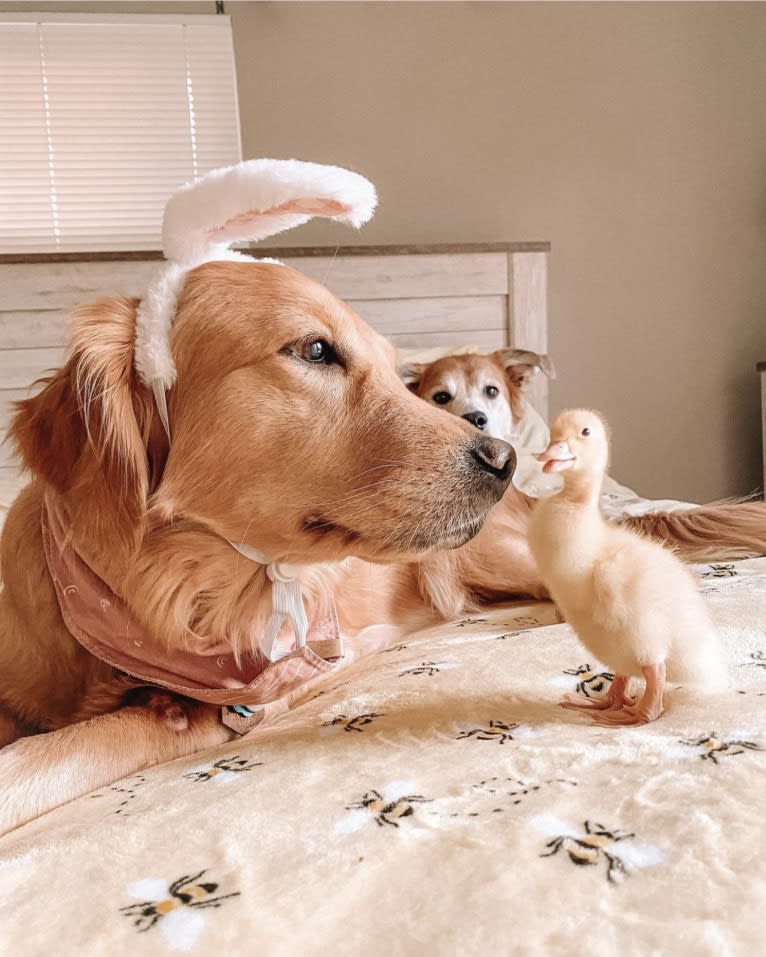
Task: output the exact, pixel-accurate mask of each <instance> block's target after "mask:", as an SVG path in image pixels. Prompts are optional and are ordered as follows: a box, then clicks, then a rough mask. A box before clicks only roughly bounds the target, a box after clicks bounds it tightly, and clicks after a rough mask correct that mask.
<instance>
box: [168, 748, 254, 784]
mask: <svg viewBox="0 0 766 957" xmlns="http://www.w3.org/2000/svg"><path fill="white" fill-rule="evenodd" d="M262 764H263V761H248V760H247V758H241V757H240V756H239V755H238V754H233V755H232V756H231V757H230V758H219V759H218V760H217V761H216V762H215V764H211V765H209V766H208V767H206V768H198V769H195V770H194V771H189V772H188V773H187V774H184V777H185V778H188V779H189V780H190V781H198V782H199V781H210V780H211V779H212V778H215V777H218V775H219V774H226V773H229V774H242V772H243V771H252V770H253V768H258V767H260V766H261V765H262Z"/></svg>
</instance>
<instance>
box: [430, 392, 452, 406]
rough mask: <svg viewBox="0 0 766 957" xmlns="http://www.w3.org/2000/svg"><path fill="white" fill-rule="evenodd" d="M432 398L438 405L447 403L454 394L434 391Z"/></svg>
mask: <svg viewBox="0 0 766 957" xmlns="http://www.w3.org/2000/svg"><path fill="white" fill-rule="evenodd" d="M431 398H432V399H433V401H434V402H435V403H436V404H437V405H446V404H447V403H448V402H449V400H450V399H451V398H452V396H451V395H450V394H449V392H434V394H433V395H432V396H431Z"/></svg>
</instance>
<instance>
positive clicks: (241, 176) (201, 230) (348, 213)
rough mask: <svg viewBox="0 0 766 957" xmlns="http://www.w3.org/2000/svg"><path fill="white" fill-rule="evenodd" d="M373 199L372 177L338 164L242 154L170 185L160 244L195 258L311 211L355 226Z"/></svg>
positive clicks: (254, 238)
mask: <svg viewBox="0 0 766 957" xmlns="http://www.w3.org/2000/svg"><path fill="white" fill-rule="evenodd" d="M376 204H377V197H376V195H375V188H374V187H373V185H372V183H370V182H369V181H368V180H366V179H365V178H364V177H363V176H359V174H358V173H352V172H351V171H349V170H346V169H341V168H340V167H338V166H322V165H321V164H319V163H302V162H299V161H298V160H272V159H259V160H248V161H246V162H244V163H239V164H237V165H236V166H229V167H226V168H224V169H217V170H213V172H211V173H208V174H207V176H203V177H202V179H199V180H197V181H196V182H194V183H190V184H189V185H187V186H184V187H182V188H181V189H179V190H178V191H177V192H176V193H174V194H173V196H172V197H171V198H170V200H169V201H168V204H167V206H166V207H165V215H164V218H163V223H162V245H163V249H164V251H165V255H166V256H167V258H168V259H169V260H171V261H173V262H177V263H194V262H196V261H198V260H199V259H200V258H204V257H206V256H207V255H211V254H214V253H215V252H217V251H219V250H221V249H222V248H223V249H226V248H228V247H229V246H231V245H232V244H233V243H244V242H259V241H260V240H262V239H267V238H268V237H269V236H274V235H275V234H276V233H281V232H283V231H284V230H285V229H292V228H293V227H294V226H300V225H301V224H302V223H305V222H308V220H309V219H311V218H312V217H314V216H324V217H326V218H329V219H337V220H341V221H344V222H347V223H350V224H351V225H352V226H357V227H358V226H361V225H363V224H364V223H366V222H367V220H368V219H370V217H371V216H372V214H373V212H374V210H375V206H376Z"/></svg>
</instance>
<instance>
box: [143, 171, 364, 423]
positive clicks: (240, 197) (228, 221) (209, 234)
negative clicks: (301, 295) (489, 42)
mask: <svg viewBox="0 0 766 957" xmlns="http://www.w3.org/2000/svg"><path fill="white" fill-rule="evenodd" d="M376 204H377V197H376V195H375V188H374V186H373V185H372V183H370V182H369V181H368V180H366V179H365V178H364V177H363V176H359V174H358V173H352V172H350V171H349V170H346V169H341V168H340V167H338V166H322V165H320V164H318V163H301V162H299V161H298V160H272V159H260V160H247V161H246V162H244V163H239V164H237V165H236V166H229V167H226V168H224V169H217V170H213V171H212V172H210V173H208V174H207V175H206V176H203V177H202V178H201V179H198V180H196V181H195V182H193V183H190V184H188V185H187V186H183V187H182V188H181V189H179V190H178V191H177V192H176V193H174V194H173V195H172V196H171V197H170V199H169V201H168V203H167V205H166V207H165V214H164V217H163V222H162V245H163V249H164V252H165V255H166V257H167V259H168V262H167V264H165V265H163V267H162V268H161V270H160V272H159V274H158V275H157V276H156V278H155V279H154V281H153V282H152V284H151V285H150V287H149V289H148V290H147V293H146V295H145V296H144V298H143V299H142V300H141V304H140V306H139V308H138V315H137V322H136V349H135V364H136V370H137V371H138V374H139V376H140V378H141V380H142V381H143V382H144V383H145V384H146V385H147V386H149V387H150V388H151V389H152V390H153V391H154V394H155V397H156V398H157V404H158V407H159V409H160V413H161V415H162V417H163V421H164V423H165V427H166V430H168V431H169V429H168V424H167V412H166V409H165V391H166V390H167V389H170V388H171V387H172V385H173V383H174V382H175V377H176V371H175V365H174V363H173V357H172V355H171V352H170V329H171V326H172V324H173V319H174V318H175V311H176V302H177V298H178V294H179V293H180V291H181V288H182V286H183V283H184V278H185V276H186V273H187V272H188V271H189V270H190V269H193V268H194V267H195V266H199V265H200V264H201V263H203V262H209V261H211V260H219V259H237V260H244V261H250V260H249V257H247V256H243V255H241V254H240V253H236V252H234V251H232V250H231V249H230V246H231V245H232V244H233V243H242V242H257V241H259V240H261V239H266V238H267V237H268V236H273V235H275V234H276V233H280V232H282V231H283V230H285V229H291V228H292V227H293V226H299V225H301V224H302V223H305V222H307V221H308V220H309V219H311V218H312V217H314V216H324V217H327V218H330V219H337V220H340V221H343V222H347V223H349V224H350V225H352V226H356V227H359V226H361V225H363V224H364V223H366V222H367V220H369V219H370V218H371V217H372V214H373V212H374V211H375V206H376Z"/></svg>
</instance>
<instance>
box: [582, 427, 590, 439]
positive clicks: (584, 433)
mask: <svg viewBox="0 0 766 957" xmlns="http://www.w3.org/2000/svg"><path fill="white" fill-rule="evenodd" d="M580 435H585V436H587V435H590V429H589V428H588V426H587V425H586V426H585V428H584V429H583V430H582V432H581V433H580Z"/></svg>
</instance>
